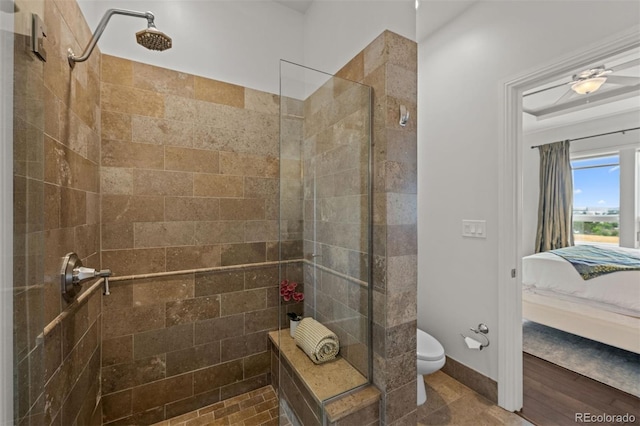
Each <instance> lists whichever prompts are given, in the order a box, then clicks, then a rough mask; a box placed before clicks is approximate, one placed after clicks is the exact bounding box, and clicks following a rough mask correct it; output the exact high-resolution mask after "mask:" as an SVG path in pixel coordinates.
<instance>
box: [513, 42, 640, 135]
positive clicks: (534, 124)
mask: <svg viewBox="0 0 640 426" xmlns="http://www.w3.org/2000/svg"><path fill="white" fill-rule="evenodd" d="M598 66H605V68H607V69H611V70H612V72H611V73H610V74H608V76H618V77H635V78H636V79H638V80H636V81H635V82H633V81H631V79H627V80H629V81H626V84H624V85H622V84H614V83H613V82H609V81H607V82H605V83H604V84H603V85H602V87H601V88H600V89H599V90H597V91H596V92H592V93H590V94H588V95H578V94H576V93H573V91H572V90H571V84H570V82H571V81H572V77H573V74H577V73H579V72H580V71H583V70H585V69H590V68H596V67H598ZM546 89H548V90H546ZM536 92H537V93H536ZM569 93H572V95H571V96H569V95H568V94H569ZM522 106H523V109H524V111H525V113H524V117H523V123H522V124H523V130H524V132H525V133H529V132H537V131H541V130H547V129H551V128H555V127H563V126H568V125H571V124H576V123H580V122H585V121H589V120H594V119H597V118H602V117H611V116H615V115H619V114H623V113H628V112H630V111H638V122H639V124H640V49H633V50H631V51H628V52H625V53H622V54H618V55H615V56H611V57H609V58H607V59H605V60H603V61H600V62H598V63H594V64H591V65H590V66H587V67H584V68H582V69H576V70H574V72H573V73H570V74H568V75H563V76H559V77H558V78H556V79H554V80H553V81H549V82H547V83H545V84H543V85H540V86H538V87H535V88H533V89H531V90H527V91H526V92H525V93H524V98H523V102H522Z"/></svg>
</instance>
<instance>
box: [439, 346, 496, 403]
mask: <svg viewBox="0 0 640 426" xmlns="http://www.w3.org/2000/svg"><path fill="white" fill-rule="evenodd" d="M442 372H443V373H445V374H448V375H449V376H451V377H453V378H454V379H456V380H457V381H459V382H460V383H462V384H463V385H465V386H467V387H469V388H471V389H473V390H474V391H476V392H477V393H479V394H480V395H482V396H484V397H485V398H487V399H488V400H489V401H491V402H493V403H494V404H497V403H498V382H496V381H495V380H493V379H491V378H490V377H487V376H485V375H483V374H480V373H478V372H477V371H476V370H474V369H473V368H470V367H467V366H466V365H464V364H461V363H459V362H458V361H456V360H455V359H452V358H449V357H448V356H447V362H445V364H444V367H442Z"/></svg>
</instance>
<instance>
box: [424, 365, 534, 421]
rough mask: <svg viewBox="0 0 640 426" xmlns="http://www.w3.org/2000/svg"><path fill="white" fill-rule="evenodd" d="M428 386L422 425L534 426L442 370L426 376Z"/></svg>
mask: <svg viewBox="0 0 640 426" xmlns="http://www.w3.org/2000/svg"><path fill="white" fill-rule="evenodd" d="M425 383H426V385H427V402H426V403H425V404H424V405H422V406H420V407H418V426H425V425H456V426H465V425H469V426H483V425H486V426H498V425H509V426H531V423H529V422H528V421H526V420H525V419H523V418H522V417H520V416H518V415H517V414H514V413H511V412H508V411H505V410H503V409H502V408H500V407H498V406H497V405H495V404H493V403H492V402H491V401H489V400H488V399H486V398H485V397H483V396H482V395H480V394H478V393H476V392H474V391H473V390H471V389H470V388H468V387H466V386H465V385H463V384H462V383H460V382H458V381H457V380H455V379H453V378H452V377H451V376H448V375H446V374H445V373H443V372H442V371H437V372H435V373H433V374H430V375H428V376H426V377H425Z"/></svg>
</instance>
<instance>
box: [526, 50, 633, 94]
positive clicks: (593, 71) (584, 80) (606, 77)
mask: <svg viewBox="0 0 640 426" xmlns="http://www.w3.org/2000/svg"><path fill="white" fill-rule="evenodd" d="M638 65H640V59H634V60H632V61H629V62H625V63H624V64H620V65H618V66H615V67H613V68H606V67H605V66H604V65H600V66H597V67H594V68H589V69H586V70H584V71H581V72H579V73H577V74H574V75H573V76H572V77H571V81H568V82H565V83H560V84H556V85H554V86H550V87H545V88H544V89H540V90H536V91H534V92H531V93H527V94H526V95H524V96H525V97H527V96H531V95H535V94H536V93H541V92H545V91H547V90H551V89H555V88H557V87H562V86H566V85H569V86H570V89H569V90H567V91H566V92H565V93H564V94H563V95H562V96H561V97H560V98H558V100H556V101H555V102H554V103H553V105H558V104H562V103H563V102H566V101H568V100H569V99H571V98H573V97H574V96H576V95H588V94H590V93H593V92H596V91H597V90H598V89H600V87H602V85H603V84H604V83H611V84H615V85H619V86H635V85H638V84H640V77H628V76H621V75H611V74H613V73H615V72H617V71H620V70H623V69H626V68H631V67H634V66H638Z"/></svg>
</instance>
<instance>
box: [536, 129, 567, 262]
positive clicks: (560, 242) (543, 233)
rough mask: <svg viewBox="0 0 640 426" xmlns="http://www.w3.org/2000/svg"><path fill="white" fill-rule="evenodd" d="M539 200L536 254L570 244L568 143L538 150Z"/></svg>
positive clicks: (544, 146) (555, 144)
mask: <svg viewBox="0 0 640 426" xmlns="http://www.w3.org/2000/svg"><path fill="white" fill-rule="evenodd" d="M538 148H539V150H540V198H539V200H538V230H537V232H536V253H539V252H541V251H548V250H553V249H557V248H562V247H568V246H572V245H573V229H572V219H573V177H572V174H571V161H570V158H569V141H562V142H555V143H551V144H547V145H541V146H539V147H538Z"/></svg>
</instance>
